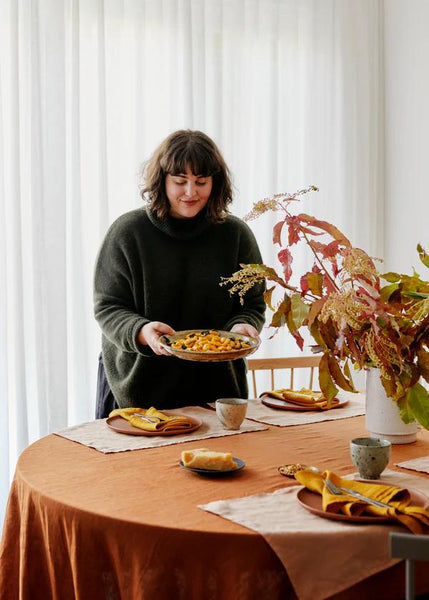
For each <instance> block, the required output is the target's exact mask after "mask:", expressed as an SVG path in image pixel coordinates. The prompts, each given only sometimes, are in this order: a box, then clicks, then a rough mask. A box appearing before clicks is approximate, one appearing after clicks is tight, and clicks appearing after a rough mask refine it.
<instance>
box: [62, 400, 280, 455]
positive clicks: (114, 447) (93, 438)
mask: <svg viewBox="0 0 429 600" xmlns="http://www.w3.org/2000/svg"><path fill="white" fill-rule="evenodd" d="M169 412H171V413H177V414H186V415H189V416H190V417H196V418H198V419H201V421H202V422H203V424H202V425H201V427H199V429H197V430H195V431H193V432H191V433H185V434H179V435H173V436H164V437H161V436H144V435H127V434H123V433H117V432H116V431H113V430H112V429H110V428H109V427H108V425H106V419H97V420H95V421H90V422H89V423H82V424H80V425H73V426H72V427H67V428H66V429H61V430H60V431H56V432H55V434H56V435H59V436H62V437H65V438H67V439H69V440H72V441H74V442H78V443H79V444H83V445H84V446H90V447H91V448H95V449H96V450H98V451H99V452H104V453H109V452H125V451H126V450H141V449H143V448H157V447H158V446H169V445H171V444H180V443H181V442H192V441H194V440H204V439H207V438H213V437H222V436H227V435H237V434H240V433H247V432H250V431H263V430H264V429H268V427H265V426H263V425H257V424H256V423H252V421H248V420H247V419H245V420H244V422H243V423H242V425H241V427H240V429H239V430H238V431H228V430H226V429H223V427H222V425H221V424H220V423H219V421H218V418H217V416H216V413H215V412H214V411H212V410H209V409H207V408H201V407H199V406H184V407H183V408H178V409H175V410H172V411H169Z"/></svg>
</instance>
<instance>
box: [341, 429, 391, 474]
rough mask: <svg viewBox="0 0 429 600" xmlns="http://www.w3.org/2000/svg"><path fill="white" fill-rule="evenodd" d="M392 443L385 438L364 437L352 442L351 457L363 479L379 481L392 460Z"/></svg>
mask: <svg viewBox="0 0 429 600" xmlns="http://www.w3.org/2000/svg"><path fill="white" fill-rule="evenodd" d="M391 446H392V445H391V443H390V442H389V440H385V439H383V438H372V437H362V438H355V439H353V440H352V441H351V442H350V456H351V457H352V461H353V464H354V465H355V467H356V468H357V470H358V471H359V476H360V477H362V479H379V478H380V475H381V473H382V472H383V471H384V469H385V468H386V467H387V464H388V462H389V458H390V449H391Z"/></svg>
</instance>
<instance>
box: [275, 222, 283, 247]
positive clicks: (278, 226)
mask: <svg viewBox="0 0 429 600" xmlns="http://www.w3.org/2000/svg"><path fill="white" fill-rule="evenodd" d="M284 224H285V222H284V221H279V222H278V223H276V224H275V225H274V227H273V244H279V245H280V246H281V245H282V229H283V225H284Z"/></svg>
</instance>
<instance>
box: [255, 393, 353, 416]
mask: <svg viewBox="0 0 429 600" xmlns="http://www.w3.org/2000/svg"><path fill="white" fill-rule="evenodd" d="M261 402H262V404H265V405H266V406H269V407H270V408H280V409H281V410H295V411H302V412H308V411H315V410H318V411H320V412H326V411H327V410H333V409H334V408H342V407H343V406H345V405H346V404H347V403H348V400H345V399H344V400H340V401H339V404H337V405H336V406H334V407H332V409H331V408H329V409H327V408H317V406H314V407H312V406H310V407H309V406H299V405H298V404H293V403H292V402H288V401H287V400H280V398H270V397H269V396H261Z"/></svg>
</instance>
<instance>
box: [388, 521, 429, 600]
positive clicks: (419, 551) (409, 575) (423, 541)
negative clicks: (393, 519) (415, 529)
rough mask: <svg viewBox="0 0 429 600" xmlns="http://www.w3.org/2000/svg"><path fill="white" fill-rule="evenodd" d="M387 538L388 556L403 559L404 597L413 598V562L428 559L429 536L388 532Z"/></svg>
mask: <svg viewBox="0 0 429 600" xmlns="http://www.w3.org/2000/svg"><path fill="white" fill-rule="evenodd" d="M389 539H390V556H391V557H392V558H403V559H404V560H405V599H406V600H414V598H415V573H414V562H415V561H416V560H418V561H420V560H421V561H429V537H428V536H427V535H414V534H413V533H396V532H390V534H389ZM425 597H426V596H425Z"/></svg>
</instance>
